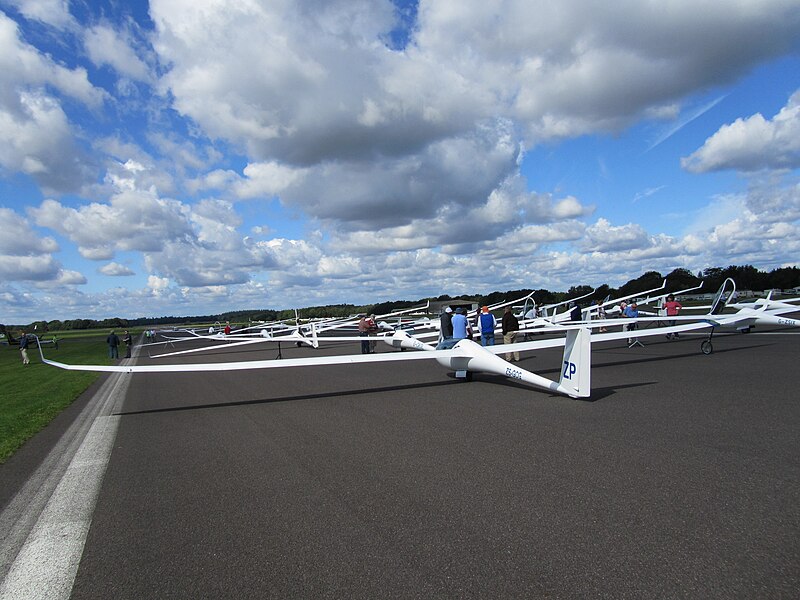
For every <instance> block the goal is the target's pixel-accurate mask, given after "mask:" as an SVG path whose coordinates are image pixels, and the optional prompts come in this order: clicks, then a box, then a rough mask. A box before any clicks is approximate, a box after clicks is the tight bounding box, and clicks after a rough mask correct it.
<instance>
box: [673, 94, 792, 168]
mask: <svg viewBox="0 0 800 600" xmlns="http://www.w3.org/2000/svg"><path fill="white" fill-rule="evenodd" d="M681 165H682V166H683V168H685V169H687V170H688V171H691V172H693V173H705V172H708V171H719V170H723V169H737V170H739V171H757V170H759V169H787V168H788V169H796V168H798V167H800V91H796V92H795V93H794V94H792V97H791V98H789V101H788V103H787V104H786V106H784V107H783V108H782V109H781V110H780V112H779V113H778V114H777V115H775V117H774V118H773V119H772V120H767V119H765V118H764V117H763V116H762V115H761V114H755V115H752V116H751V117H748V118H746V119H736V121H734V122H733V123H731V124H730V125H723V126H722V127H721V128H720V129H719V131H717V132H716V133H715V134H714V135H712V136H711V137H710V138H708V139H707V140H706V141H705V143H704V144H703V146H702V147H701V148H700V149H698V150H696V151H695V152H693V153H692V154H691V155H690V156H688V157H687V158H683V159H681Z"/></svg>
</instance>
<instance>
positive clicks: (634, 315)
mask: <svg viewBox="0 0 800 600" xmlns="http://www.w3.org/2000/svg"><path fill="white" fill-rule="evenodd" d="M623 316H625V317H628V318H629V319H638V318H639V308H638V306H637V305H636V302H631V303H630V304H629V305H628V306H626V307H625V311H624V313H623ZM638 327H639V324H638V323H636V321H633V322H631V323H628V325H627V326H626V329H627V330H628V332H631V331H635V330H636V329H638ZM631 344H633V338H628V345H629V346H630V345H631Z"/></svg>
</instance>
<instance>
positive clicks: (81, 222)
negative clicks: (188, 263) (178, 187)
mask: <svg viewBox="0 0 800 600" xmlns="http://www.w3.org/2000/svg"><path fill="white" fill-rule="evenodd" d="M30 214H31V215H32V216H33V218H34V219H35V221H36V223H37V224H38V225H40V226H42V227H49V228H50V229H53V230H54V231H58V232H59V233H61V234H63V235H65V236H68V237H69V238H70V239H71V240H73V241H74V242H75V243H76V244H78V249H79V250H80V252H81V254H82V255H84V256H85V257H87V258H92V259H108V258H111V257H112V256H113V253H114V252H115V251H116V250H138V251H141V252H157V251H159V250H161V249H162V248H163V247H164V245H165V244H166V243H167V242H168V241H171V240H175V239H181V238H185V237H189V238H191V237H193V235H194V232H193V230H192V227H191V224H190V223H189V221H188V219H187V217H186V214H185V212H184V207H183V205H182V204H181V203H180V202H178V201H176V200H164V199H161V198H158V197H156V196H155V195H153V194H152V193H149V192H138V191H124V192H120V193H119V194H116V195H115V196H113V197H112V198H111V199H110V202H109V203H108V204H101V203H91V204H88V205H85V206H82V207H80V208H77V209H76V208H71V207H69V206H66V205H63V204H61V203H59V202H57V201H55V200H45V201H44V202H42V204H41V205H40V206H39V207H38V208H31V209H30Z"/></svg>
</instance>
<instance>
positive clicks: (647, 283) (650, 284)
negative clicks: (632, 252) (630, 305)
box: [618, 271, 664, 296]
mask: <svg viewBox="0 0 800 600" xmlns="http://www.w3.org/2000/svg"><path fill="white" fill-rule="evenodd" d="M663 281H664V277H662V276H661V273H659V272H658V271H648V272H647V273H645V274H644V275H641V276H639V277H637V278H636V279H631V280H630V281H629V282H628V283H626V284H625V285H623V286H621V287H620V288H619V290H618V293H619V295H620V296H628V295H630V294H638V293H639V292H644V291H646V290H652V289H653V288H657V287H658V286H660V285H661V283H662V282H663Z"/></svg>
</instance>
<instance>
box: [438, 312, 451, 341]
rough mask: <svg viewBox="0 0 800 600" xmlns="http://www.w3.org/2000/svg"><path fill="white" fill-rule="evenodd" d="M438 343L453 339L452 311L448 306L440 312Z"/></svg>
mask: <svg viewBox="0 0 800 600" xmlns="http://www.w3.org/2000/svg"><path fill="white" fill-rule="evenodd" d="M439 334H440V335H439V341H440V342H442V341H444V340H449V339H452V337H453V309H452V308H450V307H449V306H448V307H446V308H445V309H444V310H443V311H442V316H441V317H439Z"/></svg>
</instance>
